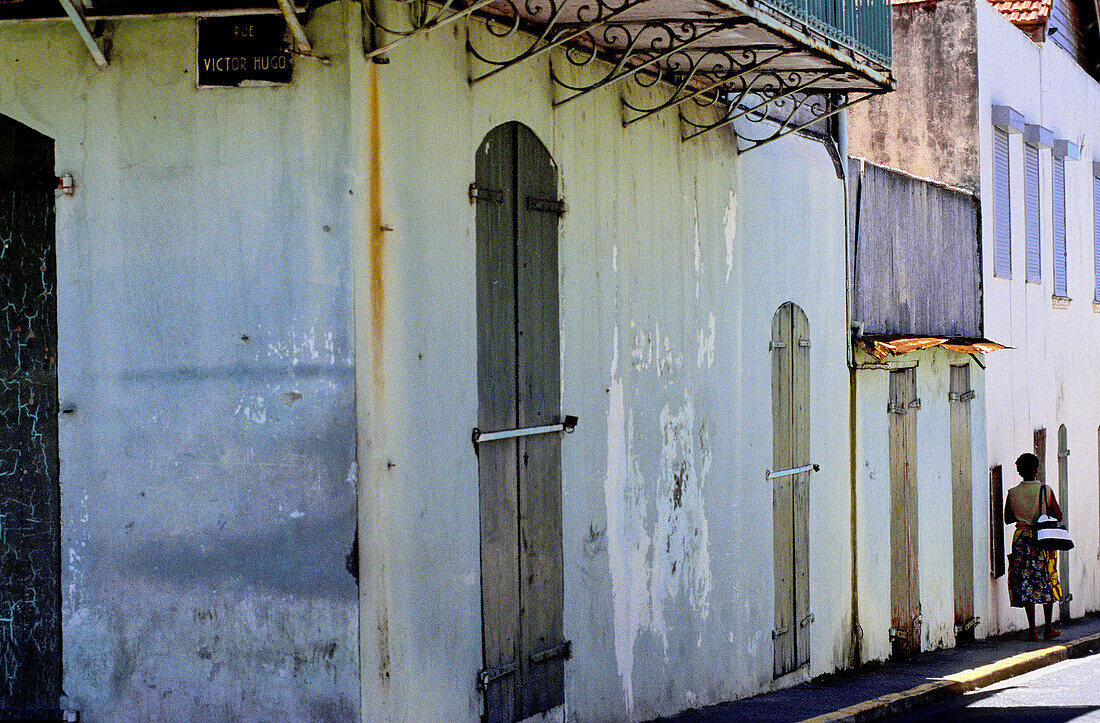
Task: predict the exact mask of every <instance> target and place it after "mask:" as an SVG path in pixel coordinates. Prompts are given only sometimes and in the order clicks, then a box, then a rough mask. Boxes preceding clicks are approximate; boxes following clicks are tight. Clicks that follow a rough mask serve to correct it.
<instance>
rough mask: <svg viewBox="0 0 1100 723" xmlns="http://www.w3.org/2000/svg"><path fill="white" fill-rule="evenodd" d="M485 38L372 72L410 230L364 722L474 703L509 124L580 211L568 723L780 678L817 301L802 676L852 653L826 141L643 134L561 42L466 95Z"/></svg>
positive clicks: (393, 184)
mask: <svg viewBox="0 0 1100 723" xmlns="http://www.w3.org/2000/svg"><path fill="white" fill-rule="evenodd" d="M474 32H476V30H475V31H474ZM465 33H466V28H465V26H463V25H461V24H459V25H456V26H455V27H453V28H447V29H441V30H439V31H436V32H433V33H431V34H430V35H429V36H428V37H427V39H424V40H417V41H414V42H411V43H409V44H408V45H406V46H404V47H402V48H399V49H397V50H394V51H393V52H392V53H391V58H390V62H389V63H388V64H387V65H383V66H375V67H367V68H364V69H363V71H362V72H363V82H364V83H366V84H368V85H370V84H371V83H372V82H374V81H373V80H372V79H376V81H377V84H378V97H379V99H380V101H379V106H378V107H379V108H380V113H379V115H378V116H377V117H375V118H368V119H366V120H365V123H366V125H367V127H368V129H371V128H373V129H374V130H369V131H368V135H369V136H370V138H372V139H373V140H372V141H371V144H372V146H373V148H374V151H375V153H374V155H373V156H372V157H374V158H376V159H378V164H377V167H376V168H375V170H373V171H372V173H377V178H378V181H379V185H378V187H377V188H378V195H377V197H376V198H375V199H372V202H371V209H368V210H367V213H368V214H377V220H378V224H377V227H378V228H383V227H385V228H386V229H392V230H386V231H385V232H384V233H380V234H376V235H375V236H374V237H373V240H372V241H371V242H370V243H369V244H367V245H366V246H364V247H362V248H361V249H360V252H361V254H362V259H361V264H360V268H365V269H369V272H368V274H369V277H370V280H371V282H370V293H369V295H366V296H364V297H360V300H359V306H358V307H357V323H358V324H360V325H361V326H360V327H359V328H360V329H361V330H362V331H363V334H361V335H360V336H359V339H360V342H361V345H360V347H359V352H360V353H359V358H360V360H361V361H360V365H359V375H358V378H359V398H360V400H364V401H366V400H369V409H367V410H366V412H365V413H364V414H363V415H362V416H361V428H360V434H361V440H362V442H361V449H362V450H363V453H364V456H365V457H366V455H368V454H369V459H365V463H364V464H365V467H364V475H365V480H366V482H365V484H366V487H365V489H364V506H363V518H362V528H363V530H364V534H365V535H368V534H369V537H370V542H369V543H365V547H364V562H363V565H364V578H363V610H362V630H363V646H362V661H363V701H364V708H363V717H364V720H442V719H447V720H475V719H476V718H477V716H478V712H479V706H480V700H479V697H478V693H477V691H476V689H475V686H474V680H475V675H476V673H477V671H478V669H479V668H480V667H481V664H482V657H481V620H480V613H479V609H480V568H479V561H478V554H479V552H478V550H479V547H478V544H479V543H478V536H479V531H478V491H477V477H478V472H477V464H476V458H475V456H474V452H473V449H472V447H471V445H470V429H471V428H472V427H473V426H474V425H475V424H476V416H477V378H476V358H477V356H476V353H477V347H476V338H477V337H476V324H477V319H476V310H475V295H476V279H475V254H474V249H475V230H474V229H475V226H474V223H475V208H474V207H473V206H471V205H470V203H469V200H468V197H467V189H468V186H469V184H470V182H471V180H472V179H473V175H474V152H475V150H476V148H477V147H478V145H479V144H480V142H481V140H482V138H483V137H484V136H485V134H486V133H487V132H488V131H489V130H490V129H492V128H493V127H495V126H496V125H498V124H500V123H505V122H508V121H512V120H518V121H520V122H522V123H524V124H526V125H528V126H529V127H530V128H532V129H533V130H534V131H535V133H536V134H537V135H538V136H539V138H540V139H541V140H542V141H543V142H544V143H545V144H546V145H547V147H548V149H549V150H550V152H551V154H552V155H553V157H554V159H555V161H556V162H557V164H558V169H559V179H560V180H559V182H560V187H561V195H562V197H563V198H564V199H565V201H566V202H567V203H568V204H569V211H568V213H567V214H566V215H565V217H564V219H563V221H562V223H561V227H560V252H559V253H560V260H559V263H560V273H561V276H560V287H561V350H562V351H561V354H562V357H561V364H562V380H563V381H562V408H563V412H564V413H568V414H576V415H578V416H579V418H580V424H579V426H578V427H577V430H576V432H575V433H573V434H572V435H569V436H567V437H565V438H564V440H563V447H562V448H563V461H562V468H563V539H562V547H563V555H564V569H565V614H564V619H565V634H566V637H567V638H569V639H571V640H572V642H573V657H572V659H571V660H570V661H569V662H567V663H566V704H565V707H564V710H563V711H558V714H559V715H564V716H566V717H567V718H568V719H569V720H577V721H586V720H602V721H609V720H643V719H649V718H652V717H655V716H657V715H661V714H668V713H673V712H676V711H678V710H683V709H685V708H687V707H690V706H699V705H705V704H708V703H713V702H717V701H721V700H728V699H731V698H736V697H741V696H745V695H749V694H752V693H756V692H759V691H761V690H764V689H767V688H769V687H771V686H773V685H775V684H776V683H774V682H773V680H772V640H771V634H770V633H771V630H772V628H773V627H774V625H773V619H774V618H773V615H774V611H773V602H772V601H773V588H772V552H771V550H772V538H771V508H772V499H771V497H772V493H771V484H770V483H768V482H765V481H764V471H765V469H767V468H769V467H771V460H772V443H771V424H772V422H771V391H770V390H771V381H770V374H771V371H770V369H771V361H770V355H769V351H768V341H769V338H770V327H771V318H772V315H773V314H774V312H775V310H776V309H777V308H778V307H779V305H780V304H782V303H783V302H785V301H788V300H793V301H795V302H796V303H798V304H799V305H801V306H802V307H803V308H804V309H805V310H806V312H807V314H808V316H809V324H810V333H811V337H812V340H813V347H812V351H811V368H812V371H811V388H812V404H811V416H812V423H811V424H812V429H811V435H812V443H811V456H812V459H813V461H814V462H817V463H819V464H820V465H821V468H822V471H821V473H820V474H817V475H814V476H813V478H812V480H811V513H810V539H811V561H810V569H811V574H810V586H811V593H810V595H811V609H812V611H813V613H814V615H815V623H814V624H813V629H812V641H813V643H812V644H813V648H812V653H811V666H810V668H809V671H808V672H809V673H811V674H814V675H816V674H820V673H824V672H828V671H832V670H834V669H835V668H836V667H837V666H839V665H843V664H844V663H845V662H846V661H847V660H848V659H849V657H850V650H849V640H850V631H851V626H850V619H849V598H850V593H849V585H848V582H847V581H848V580H849V579H850V578H849V575H850V567H849V560H850V555H849V554H847V553H845V552H843V551H844V550H846V549H847V546H848V543H849V539H850V533H849V523H848V512H849V502H850V498H849V496H848V494H849V493H848V490H849V482H848V480H849V472H848V460H849V457H848V452H847V446H846V445H847V437H846V435H847V432H846V423H847V420H848V396H847V369H846V367H845V340H846V319H845V311H844V310H845V306H844V303H845V299H844V293H845V292H844V289H845V286H844V202H843V201H844V198H843V185H842V182H841V181H839V180H837V179H836V177H835V174H834V170H833V166H832V163H831V162H830V160H829V157H828V155H827V153H826V151H825V149H824V148H823V147H822V145H821V144H819V143H816V142H812V141H809V140H805V139H798V138H791V139H787V140H783V141H780V142H777V143H775V144H772V145H770V146H767V147H765V148H762V149H760V150H757V151H753V152H752V153H750V154H748V155H746V156H744V157H742V158H740V159H739V158H737V157H736V155H735V153H734V149H733V142H732V139H731V138H730V136H729V135H728V134H727V133H724V132H717V133H713V134H710V135H708V136H706V137H704V138H701V139H698V140H696V141H693V142H690V143H682V142H681V141H680V139H679V128H678V126H677V119H676V116H675V114H662V115H659V116H657V117H656V118H654V119H650V120H647V121H645V122H642V123H638V124H636V125H634V126H632V127H630V128H626V129H624V128H623V127H622V125H621V122H620V106H619V101H618V92H617V91H616V90H608V91H606V92H597V93H593V94H591V95H589V96H588V97H586V98H584V99H581V100H578V101H574V102H572V103H569V104H566V105H564V106H562V107H560V108H558V109H557V110H554V109H552V107H551V99H552V97H553V96H552V89H551V87H550V81H549V69H548V65H547V56H543V57H542V58H540V59H537V60H532V61H530V62H527V63H524V64H522V65H520V66H518V67H516V68H513V69H511V70H509V71H508V72H505V73H501V74H499V75H498V76H497V77H495V78H493V79H491V80H488V81H484V82H482V83H479V84H477V85H475V86H474V87H472V88H471V87H470V86H469V85H468V83H467V80H466V78H467V58H466V55H465V50H464V44H465V40H466V37H465ZM491 47H492V46H491ZM493 49H494V50H499V51H500V52H501V54H502V55H503V54H505V51H504V50H503V49H501V48H500V46H496V47H494V48H493ZM557 60H560V58H558V59H557ZM375 134H376V135H375ZM371 223H372V224H373V221H372V222H371ZM368 332H369V333H368ZM368 356H369V358H370V364H369V368H368V366H367V365H366V364H365V363H364V362H363V361H362V360H364V359H366V358H368ZM368 530H369V533H368V532H367V531H368ZM838 551H839V554H838ZM806 675H807V671H805V670H804V671H800V672H798V673H796V674H794V675H792V676H789V677H788V678H787V679H785V680H782V681H779V683H778V684H780V685H784V684H789V683H791V682H796V681H798V680H803V679H804V678H805V677H806Z"/></svg>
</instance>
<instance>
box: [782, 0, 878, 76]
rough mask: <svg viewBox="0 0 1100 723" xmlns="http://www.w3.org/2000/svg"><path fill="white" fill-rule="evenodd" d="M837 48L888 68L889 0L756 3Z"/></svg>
mask: <svg viewBox="0 0 1100 723" xmlns="http://www.w3.org/2000/svg"><path fill="white" fill-rule="evenodd" d="M760 2H761V4H763V5H767V6H769V7H772V8H774V9H776V10H778V11H780V12H782V13H783V14H785V15H788V16H789V17H790V18H791V19H792V20H795V21H800V22H804V23H805V24H806V25H808V26H809V27H811V28H813V29H814V30H816V31H817V32H819V33H821V34H822V35H824V36H825V37H827V38H829V39H830V40H832V41H834V42H836V43H838V44H839V45H841V46H843V47H845V48H848V49H850V50H854V51H856V52H857V53H860V54H861V55H864V56H867V57H868V58H870V59H871V60H874V61H876V62H878V63H881V64H882V65H883V66H885V67H887V68H889V67H890V60H891V42H892V40H893V34H892V32H891V25H890V6H891V2H890V0H760Z"/></svg>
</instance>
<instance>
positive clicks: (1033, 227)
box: [1024, 143, 1043, 283]
mask: <svg viewBox="0 0 1100 723" xmlns="http://www.w3.org/2000/svg"><path fill="white" fill-rule="evenodd" d="M1024 229H1025V230H1026V231H1027V246H1026V253H1027V280H1028V281H1030V282H1032V283H1039V281H1041V280H1042V278H1043V265H1042V262H1041V261H1040V257H1041V248H1040V245H1039V148H1038V146H1033V145H1031V144H1030V143H1025V144H1024Z"/></svg>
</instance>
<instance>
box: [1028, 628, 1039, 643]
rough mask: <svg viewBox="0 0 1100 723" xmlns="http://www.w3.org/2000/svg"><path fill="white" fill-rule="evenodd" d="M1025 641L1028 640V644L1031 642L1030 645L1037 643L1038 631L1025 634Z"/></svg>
mask: <svg viewBox="0 0 1100 723" xmlns="http://www.w3.org/2000/svg"><path fill="white" fill-rule="evenodd" d="M1027 639H1028V642H1032V643H1037V642H1039V631H1038V630H1032V631H1031V632H1029V633H1028V634H1027Z"/></svg>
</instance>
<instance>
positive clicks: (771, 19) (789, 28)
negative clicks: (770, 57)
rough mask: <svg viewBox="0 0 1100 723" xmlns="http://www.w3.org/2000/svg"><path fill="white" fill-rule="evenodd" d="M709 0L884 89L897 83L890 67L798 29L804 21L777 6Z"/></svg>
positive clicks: (731, 0)
mask: <svg viewBox="0 0 1100 723" xmlns="http://www.w3.org/2000/svg"><path fill="white" fill-rule="evenodd" d="M711 3H712V4H714V5H717V6H719V7H726V8H728V9H730V10H733V11H734V12H737V13H741V14H742V15H746V16H748V17H749V18H751V19H752V20H753V21H754V22H756V23H759V24H760V25H761V26H763V27H764V28H766V29H767V30H768V31H769V32H772V33H774V34H776V35H779V36H782V37H785V38H787V39H789V40H791V41H792V42H795V43H798V44H799V45H802V46H803V47H806V48H808V49H810V50H813V51H815V52H818V53H821V54H823V55H827V56H828V57H829V58H830V59H832V60H833V61H835V62H837V63H840V64H842V65H844V66H847V67H848V68H850V69H851V70H852V71H853V72H855V73H858V74H859V75H862V76H863V77H864V78H866V79H867V80H869V81H871V82H872V83H875V84H876V85H879V86H880V87H882V88H883V89H884V90H893V89H894V87H895V86H896V84H897V83H896V81H895V80H894V76H893V73H892V70H891V69H890V68H884V71H885V72H883V71H879V70H876V69H875V68H874V67H872V66H875V65H878V64H877V63H875V62H874V61H872V60H871V59H870V58H867V57H865V56H863V55H862V54H860V53H858V52H857V51H855V50H852V49H846V50H847V52H842V51H841V50H839V49H837V48H834V47H832V46H830V45H829V44H828V43H825V42H822V41H821V40H818V39H816V38H814V37H812V36H811V35H809V34H808V33H803V32H800V31H799V30H797V29H796V28H795V26H796V25H803V26H805V23H804V22H802V21H801V20H799V19H798V18H792V17H790V16H788V15H786V14H785V13H783V12H782V11H781V10H779V9H777V8H772V7H770V6H767V5H765V4H763V3H759V4H758V3H756V2H754V1H753V0H711Z"/></svg>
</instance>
